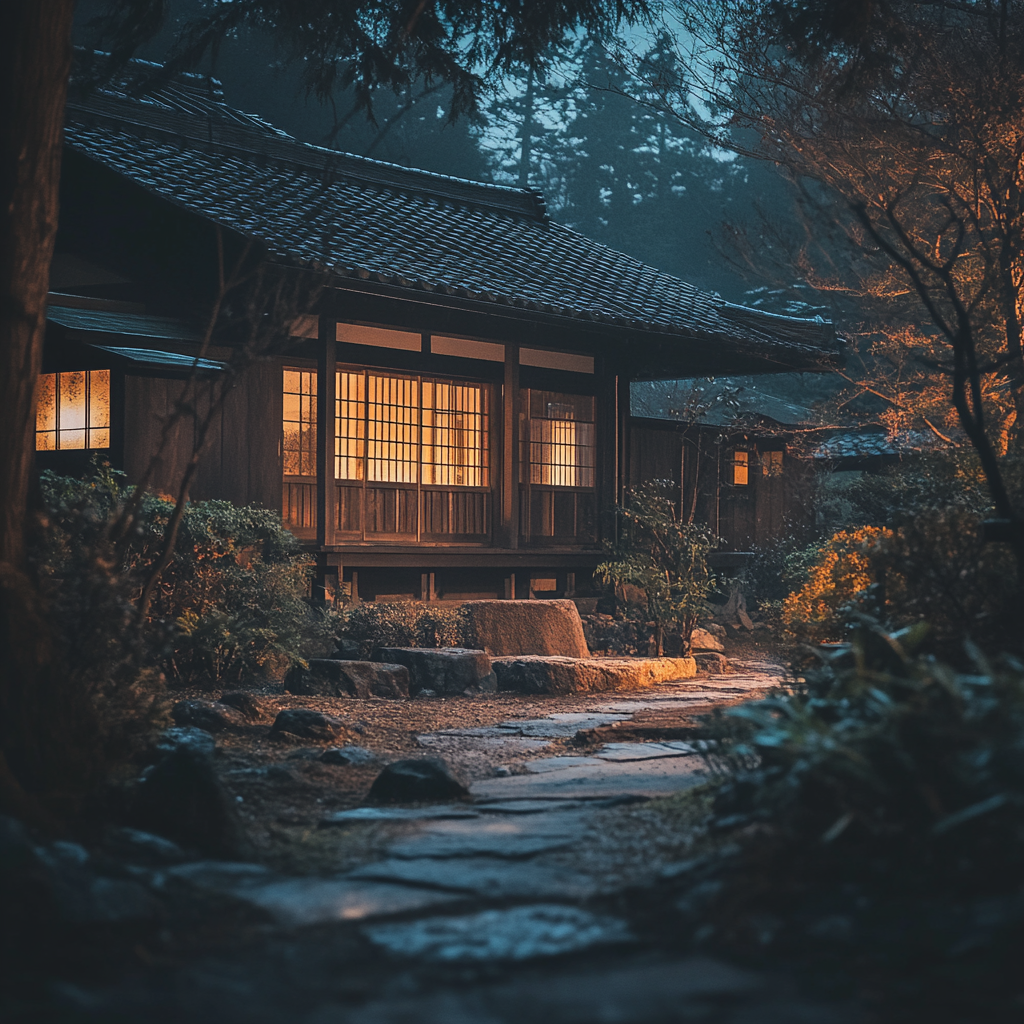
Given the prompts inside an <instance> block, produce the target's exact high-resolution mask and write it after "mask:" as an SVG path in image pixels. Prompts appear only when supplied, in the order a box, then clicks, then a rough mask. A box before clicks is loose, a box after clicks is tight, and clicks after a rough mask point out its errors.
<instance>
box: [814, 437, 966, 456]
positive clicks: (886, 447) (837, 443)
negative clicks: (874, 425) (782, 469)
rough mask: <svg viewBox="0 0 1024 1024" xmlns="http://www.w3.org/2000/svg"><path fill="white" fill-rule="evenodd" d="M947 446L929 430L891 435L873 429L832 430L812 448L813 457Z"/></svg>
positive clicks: (903, 452) (900, 452) (906, 451)
mask: <svg viewBox="0 0 1024 1024" xmlns="http://www.w3.org/2000/svg"><path fill="white" fill-rule="evenodd" d="M949 447H951V446H950V445H949V444H948V443H947V442H945V441H943V440H941V439H940V438H938V437H936V436H935V434H933V433H931V432H930V431H924V430H908V431H905V432H903V433H901V434H897V435H896V436H895V437H890V436H889V435H888V434H883V433H879V432H876V431H865V432H862V433H859V432H855V431H847V432H844V433H840V434H832V435H831V436H830V437H828V438H826V439H825V440H824V441H822V442H821V444H820V445H819V446H818V447H817V448H816V449H815V451H814V453H813V457H814V458H815V459H854V458H861V459H863V458H870V457H872V456H878V455H888V456H892V455H910V454H913V453H915V452H934V451H938V450H940V449H943V448H949Z"/></svg>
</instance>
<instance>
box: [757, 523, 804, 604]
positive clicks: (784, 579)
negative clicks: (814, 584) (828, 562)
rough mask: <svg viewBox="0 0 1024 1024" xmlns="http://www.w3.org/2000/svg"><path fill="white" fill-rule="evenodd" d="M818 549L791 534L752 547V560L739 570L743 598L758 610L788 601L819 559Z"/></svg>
mask: <svg viewBox="0 0 1024 1024" xmlns="http://www.w3.org/2000/svg"><path fill="white" fill-rule="evenodd" d="M822 547H823V545H822V543H821V542H820V541H814V542H813V543H810V544H808V543H807V542H806V541H802V540H800V539H799V538H797V537H796V536H794V535H793V534H789V535H788V536H785V537H777V538H776V539H775V540H773V541H772V542H771V543H770V544H765V545H763V546H759V547H755V548H754V557H753V558H752V559H751V560H750V561H749V562H748V563H747V565H746V566H745V567H744V570H743V586H744V591H745V593H746V594H747V597H748V598H753V599H754V600H755V601H756V602H757V603H758V606H759V607H760V606H761V605H762V604H764V603H765V602H769V601H782V600H784V599H785V598H787V597H789V595H790V594H792V593H793V591H794V590H799V589H800V588H801V587H802V586H803V585H804V584H805V583H806V582H807V580H808V579H809V578H810V573H811V568H812V567H813V566H814V564H815V562H817V561H818V560H819V559H820V557H821V553H822Z"/></svg>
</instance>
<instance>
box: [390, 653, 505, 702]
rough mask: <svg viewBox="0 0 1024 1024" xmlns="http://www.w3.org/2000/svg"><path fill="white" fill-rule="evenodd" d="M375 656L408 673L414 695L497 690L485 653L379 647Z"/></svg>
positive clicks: (449, 694)
mask: <svg viewBox="0 0 1024 1024" xmlns="http://www.w3.org/2000/svg"><path fill="white" fill-rule="evenodd" d="M377 656H378V658H380V660H381V661H383V662H389V663H392V664H395V665H404V666H405V667H406V668H407V669H408V671H409V685H410V689H411V691H412V693H414V694H415V693H419V692H421V691H423V690H432V691H433V692H434V693H436V694H438V695H442V696H444V695H448V696H453V695H455V694H462V693H465V692H466V691H467V690H469V691H470V692H471V693H473V692H479V691H484V692H493V691H494V690H495V689H496V688H497V680H496V679H495V676H494V672H493V670H492V668H491V659H490V658H489V657H488V656H487V654H486V653H485V652H484V651H477V650H470V649H469V648H466V647H382V648H380V650H379V651H378V653H377Z"/></svg>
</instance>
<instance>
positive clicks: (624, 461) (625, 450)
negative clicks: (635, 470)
mask: <svg viewBox="0 0 1024 1024" xmlns="http://www.w3.org/2000/svg"><path fill="white" fill-rule="evenodd" d="M615 405H616V415H617V416H618V420H619V431H618V438H617V440H616V444H615V451H616V456H615V459H616V477H617V478H618V488H617V490H616V500H617V501H618V503H619V504H620V505H621V504H623V503H624V502H625V500H626V491H628V490H629V485H630V465H629V375H628V374H624V373H621V372H620V373H619V375H618V376H617V377H616V378H615Z"/></svg>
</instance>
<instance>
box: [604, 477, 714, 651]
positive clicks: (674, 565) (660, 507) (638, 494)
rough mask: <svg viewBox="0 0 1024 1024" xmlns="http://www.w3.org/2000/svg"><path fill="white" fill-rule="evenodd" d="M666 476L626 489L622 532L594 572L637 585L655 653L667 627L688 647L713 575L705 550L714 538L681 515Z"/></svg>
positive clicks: (619, 582)
mask: <svg viewBox="0 0 1024 1024" xmlns="http://www.w3.org/2000/svg"><path fill="white" fill-rule="evenodd" d="M671 488H672V484H671V481H664V480H652V481H649V482H647V483H644V484H641V486H640V487H638V488H636V490H634V491H632V492H631V493H630V495H629V501H628V503H627V504H626V505H625V506H623V507H621V508H618V509H617V510H616V512H617V515H618V516H619V520H620V523H621V534H620V537H619V539H618V542H617V544H616V545H615V546H614V547H613V548H612V549H611V552H610V553H611V558H610V559H609V560H608V561H607V562H603V563H602V564H601V565H599V566H598V567H597V569H596V570H595V573H594V575H595V576H596V577H597V578H598V579H599V580H600V581H601V582H602V583H603V584H605V585H606V586H607V585H610V584H616V585H619V586H621V587H623V588H624V589H625V588H626V587H630V586H632V587H636V588H638V589H639V590H641V591H643V593H644V595H645V596H646V598H647V602H646V605H647V607H646V615H649V616H650V618H651V619H653V620H654V623H655V640H656V644H657V653H658V655H659V656H660V655H661V654H662V653H663V651H664V637H665V633H666V631H667V630H669V629H671V628H673V627H675V628H676V629H677V630H678V632H679V634H680V636H681V637H682V644H683V650H684V652H685V651H688V650H689V645H690V637H691V635H692V634H693V630H694V627H695V626H696V625H697V619H698V618H699V616H700V615H701V614H702V613H703V612H704V606H705V602H706V600H707V597H708V594H710V593H711V591H712V589H713V588H714V585H715V579H714V577H713V576H712V575H711V572H710V570H709V568H708V560H707V556H708V553H709V552H710V551H711V549H712V548H713V547H715V546H716V545H717V543H718V538H717V537H715V535H714V534H713V533H712V532H711V531H710V530H708V529H707V527H704V526H699V525H697V524H695V523H689V522H686V521H685V520H683V519H682V518H681V517H680V515H679V513H678V512H677V510H676V502H675V500H674V499H673V498H672V496H671Z"/></svg>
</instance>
